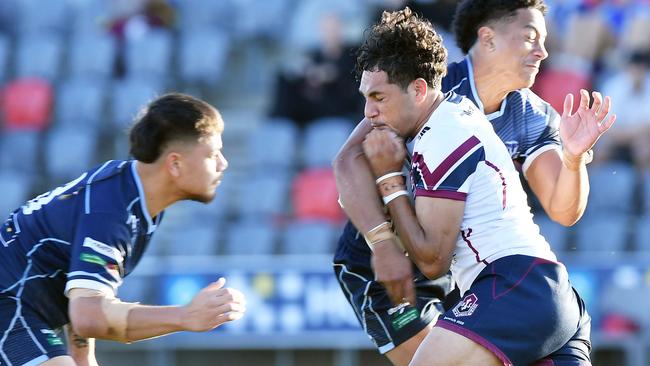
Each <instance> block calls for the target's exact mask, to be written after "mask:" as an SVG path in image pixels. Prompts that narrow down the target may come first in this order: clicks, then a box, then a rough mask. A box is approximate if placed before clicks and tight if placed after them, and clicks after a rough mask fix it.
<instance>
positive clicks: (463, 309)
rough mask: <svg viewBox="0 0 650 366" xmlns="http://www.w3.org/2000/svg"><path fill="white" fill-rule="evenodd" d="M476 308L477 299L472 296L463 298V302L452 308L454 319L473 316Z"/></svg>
mask: <svg viewBox="0 0 650 366" xmlns="http://www.w3.org/2000/svg"><path fill="white" fill-rule="evenodd" d="M476 308H478V297H476V295H474V294H469V295H467V296H465V298H464V299H463V301H461V302H459V303H458V304H456V306H454V308H453V310H452V311H453V312H454V315H455V316H456V317H461V316H470V315H472V314H474V310H476Z"/></svg>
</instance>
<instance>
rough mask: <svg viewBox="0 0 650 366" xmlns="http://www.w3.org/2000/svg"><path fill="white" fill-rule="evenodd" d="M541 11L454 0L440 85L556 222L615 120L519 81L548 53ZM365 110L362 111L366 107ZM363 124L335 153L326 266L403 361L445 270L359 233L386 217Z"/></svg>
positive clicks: (569, 214)
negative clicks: (424, 268)
mask: <svg viewBox="0 0 650 366" xmlns="http://www.w3.org/2000/svg"><path fill="white" fill-rule="evenodd" d="M545 11H546V6H545V5H544V3H543V2H542V1H541V0H527V1H514V0H513V1H497V0H464V1H461V2H460V3H459V5H458V7H457V11H456V16H455V20H454V32H455V35H456V38H457V42H458V44H459V46H460V48H461V49H462V50H463V51H464V52H465V53H467V57H466V58H465V59H464V60H463V61H462V62H459V63H456V64H452V65H449V68H448V74H447V76H446V77H445V78H443V80H442V91H443V92H448V91H454V92H456V93H458V94H461V95H464V96H466V97H467V98H469V99H470V100H471V101H472V102H473V103H474V104H475V105H476V106H477V107H478V108H479V110H480V111H481V112H483V113H484V114H485V115H486V116H487V117H488V120H490V122H491V123H492V125H493V127H494V129H495V131H496V133H497V135H498V136H499V137H500V138H501V140H502V141H503V142H504V143H505V145H506V146H507V147H508V150H509V152H510V154H511V157H512V159H513V160H514V162H515V163H516V165H518V167H519V168H520V170H521V171H522V173H523V174H524V176H525V177H526V179H527V180H528V183H529V185H530V187H531V188H532V190H533V192H534V193H535V195H536V196H537V198H538V199H539V201H540V202H541V204H542V206H543V208H544V210H545V211H546V213H547V214H548V215H549V216H550V217H551V218H552V219H553V220H555V221H557V222H559V223H561V224H563V225H572V224H573V223H575V222H576V221H577V220H578V219H579V218H580V217H581V215H582V213H583V212H584V209H585V206H586V204H587V195H588V192H589V184H588V177H587V170H586V163H587V161H588V159H589V156H590V150H591V147H592V146H593V145H594V143H595V142H596V141H597V140H598V138H599V137H600V136H601V135H602V134H603V133H604V132H605V131H606V130H607V129H608V128H609V127H610V126H611V125H612V123H613V122H614V118H613V117H612V118H609V119H607V120H603V119H600V118H596V117H597V116H596V115H595V114H594V111H593V108H589V107H590V104H591V103H590V97H589V94H588V93H587V92H586V91H581V96H580V106H579V108H578V111H577V113H575V114H573V115H572V114H571V113H570V111H571V109H572V106H573V96H572V95H569V96H567V99H566V101H565V106H564V107H565V111H563V114H562V116H560V115H559V114H558V113H557V112H555V111H554V110H553V108H552V107H550V106H549V105H548V103H546V102H544V101H543V100H541V98H539V97H537V96H536V95H535V94H534V93H532V92H531V91H530V90H528V89H527V88H528V87H530V86H531V85H532V84H533V82H534V80H535V76H536V75H537V72H538V70H539V65H540V62H541V61H542V60H544V59H545V58H546V57H547V56H548V54H547V52H546V49H545V48H544V41H545V37H546V27H545V22H544V18H543V14H544V13H545ZM405 57H406V55H405ZM592 95H593V106H594V107H596V108H595V109H596V110H600V112H604V113H605V114H607V112H608V111H609V108H610V104H611V101H610V100H609V98H605V99H603V98H602V96H601V95H600V94H599V93H597V92H594V93H593V94H592ZM371 97H374V96H371ZM380 102H383V100H380ZM601 106H602V108H601ZM598 116H600V114H599V115H598ZM366 117H371V116H368V111H366ZM370 129H371V126H370V124H369V122H368V121H367V120H363V121H362V122H361V123H360V124H359V125H358V126H357V128H356V129H355V131H354V132H353V133H352V135H351V136H350V138H349V140H348V141H347V142H346V144H345V145H344V146H343V148H342V149H341V151H340V152H339V154H338V156H337V157H336V159H335V161H334V171H335V175H336V179H337V187H338V189H339V193H340V198H341V203H342V205H343V207H344V209H345V211H346V213H347V215H348V217H349V218H350V219H351V222H350V223H348V225H347V226H346V228H345V229H344V232H343V235H342V236H341V239H340V240H339V245H338V248H337V251H336V254H335V257H334V269H335V273H336V275H337V278H338V280H339V282H340V284H341V289H342V291H343V293H344V295H345V296H346V298H347V299H348V301H349V302H350V304H351V305H352V307H353V308H354V310H355V313H356V314H357V316H358V317H359V320H360V322H361V324H362V325H363V327H364V330H365V331H366V333H367V334H368V335H369V336H370V338H371V339H372V340H373V341H374V342H375V344H376V345H377V347H378V349H379V351H380V352H381V353H386V355H387V357H388V358H389V359H390V360H391V361H392V362H393V363H394V364H396V365H406V364H408V362H409V360H410V359H411V358H412V356H413V354H414V352H415V350H416V349H417V347H418V345H419V344H420V342H421V341H422V339H424V337H425V336H426V334H427V333H428V331H429V328H430V327H431V326H432V322H431V321H432V319H435V316H436V315H437V314H435V310H436V309H438V310H440V309H439V308H440V306H439V303H440V301H442V299H443V298H444V296H445V295H446V293H447V292H448V291H449V289H450V287H451V284H450V281H449V278H448V277H443V278H441V279H438V280H436V281H429V280H427V279H426V278H425V277H424V276H423V275H422V273H420V271H419V270H418V269H417V268H414V267H413V264H412V262H411V261H410V260H409V258H407V257H405V256H404V255H403V251H402V249H401V248H400V247H399V244H398V242H397V241H396V239H394V238H390V237H389V238H385V239H384V240H382V241H379V242H377V243H375V244H373V245H372V248H369V246H368V245H367V243H366V240H364V236H367V234H368V233H370V232H372V230H373V229H375V228H377V227H378V225H381V224H382V223H383V222H384V221H385V214H384V210H383V207H382V206H383V205H382V204H381V200H380V199H379V196H378V194H377V191H376V188H375V184H374V176H373V175H372V173H371V172H370V170H369V167H368V163H367V160H366V158H365V156H364V154H363V151H362V149H361V141H363V138H364V137H365V135H366V134H367V133H368V131H370ZM357 228H358V230H357ZM382 285H383V286H382ZM406 303H409V305H415V306H408V305H407V304H406Z"/></svg>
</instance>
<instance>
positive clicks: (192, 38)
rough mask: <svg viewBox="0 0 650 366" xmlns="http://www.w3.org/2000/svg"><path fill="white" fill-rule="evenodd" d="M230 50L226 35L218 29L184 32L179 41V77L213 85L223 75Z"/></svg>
mask: <svg viewBox="0 0 650 366" xmlns="http://www.w3.org/2000/svg"><path fill="white" fill-rule="evenodd" d="M229 52H230V39H229V38H228V35H227V34H226V33H224V32H223V31H219V30H199V31H196V32H188V33H185V34H184V35H183V36H182V38H181V43H180V63H179V74H180V78H181V80H182V81H183V82H185V83H195V84H196V83H200V84H204V85H210V86H215V85H216V84H217V83H218V82H219V81H221V79H222V77H223V73H224V71H225V69H226V65H227V62H228V55H229Z"/></svg>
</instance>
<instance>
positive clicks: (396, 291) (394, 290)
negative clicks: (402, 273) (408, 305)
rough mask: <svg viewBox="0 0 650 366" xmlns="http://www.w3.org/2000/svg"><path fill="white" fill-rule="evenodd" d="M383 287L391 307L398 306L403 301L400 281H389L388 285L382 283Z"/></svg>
mask: <svg viewBox="0 0 650 366" xmlns="http://www.w3.org/2000/svg"><path fill="white" fill-rule="evenodd" d="M383 285H384V287H385V288H386V292H388V297H389V298H390V302H391V303H392V304H393V305H397V304H400V303H401V302H402V301H403V300H402V299H403V298H404V293H403V289H402V286H401V282H400V281H391V282H390V283H384V284H383Z"/></svg>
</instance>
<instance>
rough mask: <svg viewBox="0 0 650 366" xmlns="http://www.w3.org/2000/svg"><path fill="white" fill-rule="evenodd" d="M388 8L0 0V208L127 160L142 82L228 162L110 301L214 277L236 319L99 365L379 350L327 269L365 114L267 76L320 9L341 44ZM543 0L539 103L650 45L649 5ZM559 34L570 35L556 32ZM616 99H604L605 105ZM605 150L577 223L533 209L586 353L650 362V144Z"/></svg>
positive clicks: (622, 64) (105, 354)
mask: <svg viewBox="0 0 650 366" xmlns="http://www.w3.org/2000/svg"><path fill="white" fill-rule="evenodd" d="M404 2H406V1H404ZM440 2H444V1H440ZM394 3H395V1H388V0H359V1H350V0H328V1H322V0H268V1H255V0H169V1H162V0H161V1H156V0H151V1H147V0H133V1H128V0H119V1H117V0H2V1H0V83H1V84H0V85H1V87H2V89H1V90H2V99H1V101H0V116H1V122H2V125H1V129H0V192H1V193H2V196H3V199H2V200H0V209H2V210H0V211H2V212H5V213H8V212H9V211H10V210H13V209H14V208H16V207H17V206H18V205H20V204H22V203H23V202H24V201H25V200H27V199H28V198H31V197H33V196H35V195H36V194H39V193H42V191H43V190H44V189H47V188H48V187H50V186H54V185H57V184H62V183H64V182H66V181H67V180H69V179H71V178H74V174H77V173H78V172H80V171H83V170H85V169H86V168H89V167H91V166H93V165H95V164H97V163H99V162H101V161H104V160H106V159H110V158H124V159H125V158H127V157H128V152H127V149H126V147H125V146H126V141H125V136H126V135H125V134H124V131H125V129H126V128H127V127H128V124H129V122H130V121H131V120H132V118H133V117H134V115H135V114H136V113H137V112H138V108H139V107H140V106H142V105H143V104H144V103H146V102H147V101H148V100H150V99H151V98H153V97H154V96H156V95H159V94H162V93H164V92H167V91H173V90H178V91H183V92H188V93H191V94H193V95H196V96H198V97H202V98H204V99H206V100H208V101H209V102H211V103H212V104H214V105H215V106H217V108H219V109H220V110H221V111H222V114H223V116H224V120H225V122H226V130H225V133H224V145H225V147H224V154H225V155H226V157H227V158H228V160H229V162H230V167H229V169H228V171H227V173H226V175H225V178H224V181H223V182H222V185H221V186H220V187H219V188H218V193H217V198H216V199H215V201H214V202H213V203H211V204H210V205H207V206H203V205H200V204H196V203H192V202H187V203H182V204H179V205H177V206H174V207H172V208H170V209H169V210H168V211H167V214H166V218H165V223H164V224H163V225H162V226H161V228H160V230H159V231H157V232H156V234H155V236H154V242H153V243H152V246H151V247H150V253H148V255H147V256H145V259H144V260H143V262H142V264H141V265H140V267H139V268H138V269H137V270H136V272H134V273H133V274H132V275H131V276H130V277H129V278H128V279H127V280H126V281H125V283H124V286H123V288H120V296H121V297H122V298H123V299H125V300H127V301H128V300H140V301H143V302H149V303H156V304H182V303H184V302H187V301H188V300H189V299H190V298H191V296H192V295H193V294H194V292H195V291H197V290H198V289H200V288H201V287H203V286H204V285H205V284H207V283H208V282H211V281H213V280H214V279H216V278H217V277H218V276H224V277H226V278H227V280H228V285H229V286H232V287H235V288H238V289H240V290H242V292H244V293H245V295H246V296H247V299H248V312H247V314H246V316H245V317H244V318H243V319H242V320H241V321H238V322H235V323H232V324H228V325H227V326H224V327H222V328H219V329H217V330H216V331H214V332H210V333H201V334H189V333H179V334H174V335H171V336H168V337H162V338H159V339H156V340H151V341H145V342H140V343H136V344H130V345H120V344H115V343H109V342H100V343H99V345H98V356H99V361H100V364H105V365H113V364H125V365H135V364H139V365H143V366H145V365H160V366H174V365H184V366H185V365H205V364H226V365H242V366H246V365H256V366H257V365H278V366H279V365H283V366H284V365H286V366H292V365H316V366H318V365H337V366H355V365H387V364H388V362H387V361H386V360H385V359H384V358H383V357H381V356H379V355H378V354H377V352H376V351H375V350H374V348H373V345H372V344H371V342H370V341H369V339H368V338H367V337H366V336H365V334H364V333H363V331H362V330H361V329H360V328H359V325H358V322H357V321H356V319H355V317H354V313H353V311H352V309H351V308H350V307H349V305H348V304H347V302H346V299H345V298H344V297H343V295H342V293H341V291H340V289H339V287H338V286H339V285H338V283H337V282H336V279H335V278H334V276H333V273H332V270H331V256H332V252H333V250H334V247H335V244H336V240H337V238H338V235H339V234H340V231H341V225H342V224H343V221H344V216H343V213H342V211H341V210H340V208H339V207H338V204H337V202H336V197H337V193H336V187H335V183H334V178H333V174H332V171H331V169H330V161H331V159H332V157H333V156H334V155H335V153H336V151H337V149H338V147H339V146H340V145H341V144H342V143H343V141H344V140H345V138H346V137H347V135H348V133H349V132H350V131H351V130H352V128H353V126H354V124H355V122H356V121H357V119H359V118H360V117H361V113H362V109H360V106H361V107H362V104H361V103H362V100H361V98H360V97H357V98H359V99H358V102H359V103H358V104H355V103H352V104H351V105H350V106H349V108H348V109H347V110H342V111H337V112H336V113H339V114H332V113H334V112H332V111H327V110H325V111H318V112H319V113H320V114H319V115H310V117H309V119H308V120H300V118H301V117H299V116H305V115H304V114H294V113H293V112H290V111H289V112H287V110H286V108H284V109H283V108H277V104H278V103H279V100H281V97H280V94H281V92H282V90H281V88H280V86H281V85H283V84H282V83H280V80H285V81H287V80H288V81H294V80H296V79H299V78H300V77H302V76H304V75H302V74H301V72H303V71H304V70H306V69H308V68H309V66H310V65H312V63H313V62H314V60H313V59H310V56H311V55H312V54H313V52H314V50H317V49H319V47H320V46H321V45H322V44H323V43H325V42H328V40H327V39H326V38H327V37H325V38H323V37H322V34H321V29H320V28H319V24H321V20H322V18H323V17H324V16H326V15H327V16H329V15H331V14H334V15H336V16H337V17H338V18H339V23H338V24H339V26H338V28H337V29H338V32H339V34H338V37H340V40H339V42H341V43H342V44H344V45H346V46H347V45H354V44H355V42H356V41H358V39H359V38H360V37H361V35H362V30H363V29H364V27H365V26H366V25H367V24H369V22H370V21H371V20H373V19H374V18H375V17H376V15H377V14H378V11H379V9H382V8H386V7H388V6H391V4H394ZM411 3H417V4H419V5H420V6H421V7H422V9H426V7H427V6H436V5H435V3H436V2H435V1H422V0H420V1H415V2H411ZM452 3H453V1H452ZM549 4H550V6H551V12H550V13H549V16H548V21H549V32H550V35H549V37H550V39H549V47H550V48H551V49H550V53H551V54H552V55H553V54H554V53H557V54H558V56H557V57H553V56H552V57H551V59H550V60H549V61H546V64H547V65H548V67H547V68H546V69H545V70H543V73H542V74H541V75H540V76H539V78H538V82H537V85H536V88H535V90H536V91H537V92H538V93H539V94H540V95H541V96H542V97H544V98H545V99H547V100H548V101H549V102H551V103H557V102H556V101H557V100H560V101H561V100H562V99H561V98H562V97H563V95H564V94H565V93H566V92H575V90H576V89H578V88H580V87H584V86H590V85H591V86H593V88H595V89H601V88H602V87H604V86H606V85H609V84H608V82H609V81H610V79H611V78H609V77H608V76H609V75H619V74H622V73H624V72H625V71H624V70H625V69H626V67H627V66H628V64H627V61H626V60H627V56H626V55H628V54H630V53H632V51H635V52H636V51H638V52H637V53H639V54H644V53H643V52H646V54H647V52H649V51H650V43H649V42H650V40H649V39H648V37H647V36H646V37H639V36H638V33H639V32H641V33H642V34H646V35H647V34H650V26H649V24H650V20H649V19H650V15H649V14H650V4H649V3H648V1H643V0H636V1H628V2H627V4H626V5H621V4H619V3H618V2H615V1H602V2H600V1H595V2H592V1H579V0H576V1H570V2H560V1H556V0H552V1H550V2H549ZM392 6H395V5H392ZM400 6H401V5H400ZM644 17H645V18H644ZM565 19H570V21H565ZM576 29H588V30H593V32H594V33H592V34H599V37H595V38H597V39H596V40H595V41H594V42H592V43H593V44H591V43H589V42H587V43H589V44H582V43H581V40H583V39H584V38H589V39H592V38H594V37H591V36H587V35H586V34H589V33H580V34H578V35H576V33H575V32H574V31H575V30H576ZM553 32H555V33H553ZM563 32H566V33H567V34H571V35H572V37H567V38H566V39H561V37H560V36H559V34H562V33H563ZM643 32H645V33H643ZM445 34H446V33H444V32H443V35H445ZM629 34H636V35H637V36H636V37H626V35H629ZM580 37H583V38H580ZM451 38H452V37H451V36H445V41H446V44H447V45H448V46H449V47H450V49H451V51H450V54H451V55H457V50H455V49H454V46H453V43H452V42H450V41H451ZM622 40H625V41H622ZM583 43H584V42H583ZM344 52H345V51H344ZM453 57H458V56H452V58H453ZM452 60H453V59H452ZM456 60H457V59H456ZM635 60H636V59H635ZM637 61H638V60H637ZM647 64H648V65H650V58H649V61H648V63H647ZM341 65H346V64H345V63H342V64H341ZM648 70H650V66H649V67H648V68H646V69H645V73H646V75H645V78H646V79H647V80H648V81H647V83H646V85H645V92H639V95H638V98H639V100H643V99H642V98H646V99H644V100H645V101H646V106H650V71H648ZM339 71H340V72H339V73H338V74H337V75H336V77H337V78H339V79H343V80H342V83H343V84H342V85H350V84H349V83H350V82H351V83H352V88H353V89H352V94H353V95H355V96H356V95H357V91H356V87H355V85H356V84H355V82H354V80H351V81H350V80H348V79H351V78H352V76H351V74H350V73H349V70H343V71H341V70H339ZM301 75H302V76H301ZM558 80H562V83H558V82H557V81H558ZM345 83H348V84H345ZM287 85H294V84H292V83H289V84H287ZM312 91H313V92H316V91H314V90H312ZM294 92H295V90H294ZM319 92H323V93H327V91H326V90H325V89H322V90H319ZM644 93H645V94H644ZM560 94H561V95H560ZM558 95H560V97H559V98H560V99H558ZM304 97H305V98H307V99H308V98H309V97H311V96H310V95H307V96H304ZM341 97H342V98H343V99H345V98H347V96H344V95H342V96H341ZM348 99H349V98H348ZM290 100H291V99H290ZM613 102H614V105H615V107H614V108H615V109H616V108H617V107H616V104H617V103H619V100H616V99H615V100H614V101H613ZM560 103H561V102H560ZM620 103H621V105H627V103H625V104H624V103H622V102H620ZM640 105H643V104H640ZM285 107H286V106H285ZM556 108H557V106H556ZM639 108H640V107H639ZM558 109H561V108H558ZM296 113H298V112H296ZM301 113H303V112H301ZM617 113H618V112H617ZM305 118H307V117H305ZM617 123H619V122H617ZM620 123H621V124H623V123H625V126H627V127H628V128H630V129H631V130H630V131H632V132H631V133H632V134H633V135H634V134H637V135H641V136H649V137H650V134H647V131H648V130H649V129H648V126H650V113H649V114H647V115H646V116H645V119H644V120H640V121H633V122H629V123H627V122H620ZM644 123H645V125H643V124H644ZM635 126H639V130H634V129H633V128H634V127H635ZM617 127H618V126H615V127H614V128H613V130H614V129H616V128H617ZM642 127H643V128H642ZM642 133H646V135H643V134H642ZM621 141H622V142H621ZM645 141H648V140H647V139H646V140H645ZM602 146H603V149H605V148H608V149H609V148H610V146H613V147H611V150H607V151H608V153H607V154H605V153H603V154H601V155H600V157H599V153H600V152H599V148H598V147H597V148H596V152H595V154H596V157H597V160H598V161H596V162H595V163H594V164H593V165H590V166H589V173H590V178H591V194H590V203H589V207H588V210H587V212H586V214H585V216H584V218H583V219H582V220H581V221H580V222H579V223H578V224H577V225H576V226H574V227H572V228H568V229H567V228H564V227H561V226H559V225H557V224H555V223H553V222H551V221H550V220H549V219H548V218H547V217H545V216H544V214H543V213H542V210H540V209H539V208H537V212H536V214H535V218H536V222H537V223H538V224H539V225H540V227H541V230H542V233H543V234H544V235H545V236H546V238H547V239H548V241H549V242H550V244H551V245H552V247H553V248H554V250H555V251H556V252H557V253H558V256H559V257H560V258H561V260H562V261H563V262H564V263H565V264H566V265H567V267H568V269H569V272H570V273H571V277H572V278H573V281H574V286H575V287H576V288H577V289H578V290H579V291H580V293H581V294H582V295H583V297H584V298H585V301H586V302H587V304H588V308H589V311H590V313H591V314H592V316H593V323H592V334H593V342H594V354H593V359H594V364H595V365H628V366H636V365H647V364H650V355H648V348H649V346H650V316H649V315H648V314H649V313H648V311H647V309H649V308H650V295H649V294H650V174H649V172H650V170H649V169H648V168H649V167H650V164H648V162H649V161H650V160H648V159H645V158H644V157H643V156H642V155H635V154H642V152H643V151H644V150H643V149H641V148H637V147H636V146H637V145H635V144H634V142H633V141H630V140H627V139H625V136H623V137H619V138H617V140H616V141H613V142H611V143H609V142H607V141H605V142H603V144H602ZM599 147H600V145H599ZM646 150H648V149H647V148H646ZM609 151H611V153H609ZM621 151H623V152H621ZM181 232H182V235H181Z"/></svg>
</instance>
